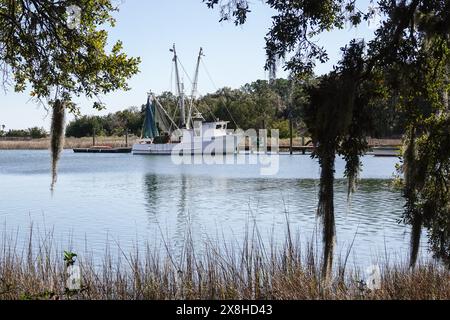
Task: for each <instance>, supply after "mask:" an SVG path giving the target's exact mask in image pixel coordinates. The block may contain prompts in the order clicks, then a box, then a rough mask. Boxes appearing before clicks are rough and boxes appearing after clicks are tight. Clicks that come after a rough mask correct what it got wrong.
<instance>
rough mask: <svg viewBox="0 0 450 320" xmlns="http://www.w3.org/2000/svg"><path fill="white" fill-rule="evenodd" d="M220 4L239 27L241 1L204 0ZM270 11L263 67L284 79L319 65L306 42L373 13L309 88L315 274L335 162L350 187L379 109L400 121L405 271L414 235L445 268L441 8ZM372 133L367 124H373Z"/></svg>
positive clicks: (301, 1)
mask: <svg viewBox="0 0 450 320" xmlns="http://www.w3.org/2000/svg"><path fill="white" fill-rule="evenodd" d="M203 2H205V3H206V4H207V5H208V7H210V8H214V7H216V6H220V8H221V19H222V20H232V21H234V22H235V24H243V23H245V21H246V19H247V18H248V17H249V14H250V12H251V7H250V4H249V2H248V1H246V0H239V1H238V0H231V1H219V0H203ZM264 2H265V3H266V5H268V6H270V7H271V8H272V9H274V10H275V11H276V14H275V15H274V16H273V17H272V26H271V27H270V29H269V30H268V32H267V35H266V37H265V40H266V47H265V49H266V54H267V60H266V65H265V68H266V69H267V70H269V71H271V73H272V75H273V74H274V73H275V71H276V68H277V66H278V65H279V63H280V61H283V67H284V69H285V70H287V71H290V72H291V77H292V78H293V79H299V80H301V79H303V78H304V77H305V75H308V74H311V73H312V72H313V68H314V66H315V64H316V63H317V62H324V61H326V60H327V59H328V55H327V51H326V49H325V48H322V47H319V46H318V45H317V44H316V43H315V41H314V37H315V36H317V35H319V34H321V33H322V32H328V31H331V30H333V29H342V28H343V27H344V26H345V25H346V24H350V25H353V26H355V27H357V26H358V25H360V24H361V23H363V22H366V21H368V20H369V19H371V18H372V17H374V15H376V14H379V15H380V17H381V18H382V20H383V21H382V23H381V24H380V25H379V26H378V27H377V29H376V31H375V37H374V39H373V40H371V41H369V42H368V43H367V44H364V43H362V42H360V41H356V40H353V41H352V42H351V43H350V44H349V45H348V46H347V47H346V48H344V50H343V59H342V60H341V62H340V63H339V64H338V66H337V67H336V68H335V70H334V71H332V72H331V73H329V74H328V75H325V76H323V77H322V78H321V79H320V82H319V84H318V85H317V86H315V87H313V88H311V90H310V94H311V97H310V103H309V105H307V107H306V113H307V121H306V123H307V127H308V129H309V131H310V133H311V134H312V136H313V137H314V140H315V145H316V152H315V154H314V156H315V157H317V158H318V159H319V163H320V165H321V168H322V174H321V188H320V193H319V206H318V214H319V216H321V217H322V218H323V226H324V268H323V270H324V274H325V278H328V277H329V273H330V272H331V266H330V265H331V263H332V260H331V259H330V257H332V251H333V242H334V207H333V185H332V181H333V180H334V176H333V173H334V155H335V153H336V152H337V153H338V154H341V155H343V157H344V158H345V160H346V163H347V165H346V175H347V177H348V178H349V190H353V187H352V185H353V182H354V181H355V177H356V176H357V172H358V170H359V168H360V161H359V158H360V156H361V154H362V151H363V150H364V148H365V146H366V132H367V130H369V129H370V126H371V125H373V124H374V121H373V120H374V117H376V115H378V114H379V112H380V111H382V112H386V110H388V111H389V113H391V114H401V115H402V116H403V121H402V122H401V126H402V131H405V132H406V134H405V137H404V138H405V139H404V140H405V148H404V154H403V165H402V167H401V171H402V173H403V176H404V189H403V195H404V197H405V200H406V205H405V213H404V215H403V219H404V221H405V222H406V223H408V224H411V225H412V236H411V266H414V265H415V262H416V259H417V252H418V245H419V240H420V235H421V231H422V228H423V227H425V228H427V230H428V234H429V242H430V246H431V248H432V249H433V252H434V255H435V256H436V257H437V258H440V259H442V260H443V261H445V262H446V263H447V264H448V265H450V192H449V190H450V188H449V187H450V171H449V169H450V167H449V162H450V151H449V148H448V145H447V142H448V141H447V140H448V137H449V135H450V134H449V132H450V127H449V110H448V106H449V96H448V91H449V89H450V85H449V69H450V68H449V65H450V60H449V58H450V55H449V53H450V1H448V0H440V1H439V0H437V1H427V0H379V1H377V3H376V5H375V4H373V6H371V7H369V8H368V9H367V10H365V9H364V8H361V7H360V6H361V3H362V1H356V0H324V1H314V0H294V1H282V0H266V1H264ZM374 127H376V125H375V126H374Z"/></svg>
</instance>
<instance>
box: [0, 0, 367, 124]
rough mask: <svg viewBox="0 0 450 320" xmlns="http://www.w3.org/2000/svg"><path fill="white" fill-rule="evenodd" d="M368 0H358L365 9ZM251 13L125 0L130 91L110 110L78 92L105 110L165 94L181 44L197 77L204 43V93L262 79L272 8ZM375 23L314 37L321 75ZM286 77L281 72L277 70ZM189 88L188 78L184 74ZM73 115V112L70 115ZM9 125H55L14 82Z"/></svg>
mask: <svg viewBox="0 0 450 320" xmlns="http://www.w3.org/2000/svg"><path fill="white" fill-rule="evenodd" d="M369 2H370V0H361V1H357V3H358V7H359V8H360V9H361V10H364V11H365V10H366V9H367V8H368V6H369V5H370V3H369ZM250 9H251V10H252V12H251V13H250V14H249V16H248V21H247V23H246V24H245V25H243V26H238V27H236V26H235V25H234V24H233V23H231V22H222V23H219V10H218V9H215V10H211V9H208V8H207V7H206V5H205V4H204V3H202V1H201V0H164V1H156V0H149V1H147V0H146V1H142V0H122V1H121V5H120V11H119V12H118V13H116V14H115V18H116V19H117V24H116V27H115V28H113V29H111V30H110V44H111V43H113V42H115V41H116V40H119V39H120V40H122V42H123V44H124V50H125V52H126V53H127V54H128V55H129V56H139V57H141V59H142V63H141V65H140V73H139V74H138V75H136V76H134V77H133V78H132V79H131V80H130V81H129V85H130V87H131V90H130V91H127V92H123V91H118V92H115V93H112V94H109V95H107V96H103V97H102V98H101V99H102V101H103V102H104V103H105V104H106V106H107V109H106V110H104V111H101V112H98V111H96V110H94V109H92V101H88V100H87V99H77V100H76V102H77V103H78V105H79V106H80V108H81V112H82V114H97V115H102V114H107V113H111V112H116V111H119V110H123V109H125V108H128V107H131V106H140V105H142V104H144V103H145V101H146V96H147V92H148V91H150V90H151V91H153V92H155V93H160V92H163V91H169V90H174V85H173V84H172V85H171V84H170V80H171V71H172V55H171V53H170V52H169V48H170V47H171V46H172V44H173V43H176V46H177V51H178V55H179V58H180V60H181V62H182V64H183V66H184V68H185V69H186V71H187V72H188V74H189V77H191V78H192V77H193V73H194V69H195V63H196V59H197V55H198V50H199V47H203V49H204V52H205V57H204V59H203V61H204V64H205V65H206V67H207V70H208V71H209V74H210V75H211V77H212V79H213V82H214V83H212V82H211V81H210V79H209V77H208V75H207V72H206V71H205V69H204V68H203V67H202V66H201V68H200V76H199V93H200V94H206V93H210V92H214V91H216V89H218V88H221V87H225V86H226V87H231V88H239V87H241V86H242V85H244V84H245V83H249V82H253V81H255V80H257V79H268V74H267V73H266V72H265V71H264V63H265V51H264V46H265V42H264V36H265V34H266V33H267V31H268V29H269V27H270V25H271V16H272V15H274V13H275V11H273V10H271V9H270V8H269V7H268V6H267V5H265V4H263V3H262V2H261V1H258V0H253V1H251V8H250ZM373 31H374V29H373V28H371V27H369V26H368V25H367V24H362V25H361V26H360V27H358V28H346V29H344V30H338V31H332V32H329V33H324V34H322V35H320V37H318V38H317V41H318V43H319V44H321V45H323V46H324V47H325V48H326V49H327V51H328V54H329V57H330V60H329V62H327V63H326V64H323V65H320V64H319V65H318V66H317V67H316V70H315V72H316V73H317V74H323V73H326V72H328V71H330V70H331V69H332V66H333V65H334V64H335V63H336V62H337V61H338V60H339V58H340V48H341V47H343V46H344V45H346V44H347V43H348V42H349V41H350V40H351V39H353V38H365V39H367V40H368V39H370V38H371V37H372V36H373ZM278 76H279V77H285V76H286V74H285V73H284V72H280V73H279V74H278ZM183 79H184V82H185V87H186V91H187V92H190V88H191V84H190V83H189V80H188V78H187V76H186V75H184V74H183ZM72 118H73V116H72V115H70V116H69V120H70V119H72ZM2 124H4V125H5V126H6V130H8V129H24V128H28V127H34V126H38V127H44V128H46V129H47V130H48V129H49V127H50V115H48V114H47V112H46V110H45V109H44V107H43V106H39V105H37V104H36V103H35V102H33V101H32V100H31V99H30V95H29V92H28V91H25V92H23V93H14V92H13V88H7V90H6V91H4V90H0V125H2Z"/></svg>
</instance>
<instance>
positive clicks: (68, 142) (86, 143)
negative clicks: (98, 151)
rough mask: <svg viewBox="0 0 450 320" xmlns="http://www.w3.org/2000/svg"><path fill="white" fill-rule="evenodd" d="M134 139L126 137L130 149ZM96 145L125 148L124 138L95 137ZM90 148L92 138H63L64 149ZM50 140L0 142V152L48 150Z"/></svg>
mask: <svg viewBox="0 0 450 320" xmlns="http://www.w3.org/2000/svg"><path fill="white" fill-rule="evenodd" d="M135 140H136V137H134V136H130V137H128V146H129V147H130V146H131V145H132V144H133V143H134V141H135ZM95 141H96V143H95V144H96V145H98V146H109V147H113V148H120V147H125V137H96V138H95ZM89 147H92V138H91V137H86V138H65V141H64V149H74V148H89ZM49 149H50V138H44V139H32V140H25V139H24V140H14V141H7V140H0V150H49Z"/></svg>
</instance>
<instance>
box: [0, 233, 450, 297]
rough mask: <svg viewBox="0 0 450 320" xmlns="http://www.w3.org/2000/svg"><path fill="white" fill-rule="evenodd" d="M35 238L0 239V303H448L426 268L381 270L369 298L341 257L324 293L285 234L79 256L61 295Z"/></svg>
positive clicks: (449, 292) (312, 256)
mask: <svg viewBox="0 0 450 320" xmlns="http://www.w3.org/2000/svg"><path fill="white" fill-rule="evenodd" d="M250 238H253V240H250ZM30 239H31V237H30ZM39 239H40V240H39V242H38V244H36V243H34V245H32V242H31V240H30V243H29V244H28V246H26V248H25V249H21V248H19V247H18V245H17V241H16V240H13V239H12V238H10V237H6V236H4V237H3V242H2V244H1V247H0V249H1V252H0V299H3V300H10V299H13V300H14V299H55V300H56V299H102V300H103V299H152V300H155V299H156V300H159V299H450V272H449V271H448V270H446V269H444V268H442V267H441V266H439V265H437V264H434V263H425V264H422V265H420V266H418V267H417V268H416V269H415V270H414V271H412V270H410V269H409V268H408V267H407V266H406V265H402V264H388V263H384V264H381V287H380V289H378V290H374V291H371V290H369V289H368V288H367V286H366V285H365V284H364V283H362V282H361V279H363V278H364V272H360V271H359V270H357V269H355V268H349V267H348V266H346V264H345V258H344V259H342V260H341V262H339V263H338V264H337V265H336V267H335V273H334V277H333V279H332V281H331V282H330V283H329V285H327V286H324V282H323V281H322V279H321V276H320V272H319V270H320V267H319V266H320V259H319V258H318V256H317V253H316V251H315V250H314V248H313V247H312V246H306V247H305V249H304V251H303V252H301V250H300V245H298V244H295V242H293V240H292V238H291V237H290V236H289V234H288V235H287V236H286V244H285V245H284V246H283V247H280V248H277V247H276V246H274V245H272V246H269V247H268V248H267V247H265V246H264V245H263V244H262V243H261V242H260V241H258V240H257V239H259V236H258V235H256V236H255V237H246V240H244V241H243V242H239V244H236V245H235V246H231V247H226V246H224V245H222V246H220V247H221V248H220V247H219V246H218V245H214V244H212V243H205V244H204V246H203V247H202V248H201V252H202V253H201V254H198V252H199V251H197V249H199V248H194V245H193V241H192V240H190V237H187V240H186V243H185V246H184V249H183V250H182V253H181V254H180V255H177V257H175V255H173V254H172V253H171V250H170V249H169V246H166V244H164V246H163V249H164V248H165V249H167V250H162V252H166V253H165V254H161V250H152V249H151V247H150V246H147V249H146V250H144V252H139V251H138V250H136V251H135V252H134V253H133V254H125V253H123V252H121V251H120V249H119V250H118V251H117V252H119V253H118V256H113V255H112V254H111V250H105V253H104V256H103V257H101V259H100V260H102V263H100V264H99V263H98V261H97V260H98V258H99V257H95V258H97V259H94V257H93V256H92V255H89V254H85V255H84V254H79V256H78V258H79V260H78V262H77V263H78V264H79V266H80V267H81V271H82V289H81V290H80V291H77V292H71V293H69V292H67V291H65V281H66V274H65V265H64V261H63V254H62V253H61V252H58V251H57V250H55V244H54V242H53V241H52V240H49V239H50V237H47V236H44V237H39ZM236 243H238V242H236ZM157 252H159V253H157ZM94 260H96V261H97V262H94Z"/></svg>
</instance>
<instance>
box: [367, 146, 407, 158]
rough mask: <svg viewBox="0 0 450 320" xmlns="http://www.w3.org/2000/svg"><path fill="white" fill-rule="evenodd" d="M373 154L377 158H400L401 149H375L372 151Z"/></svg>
mask: <svg viewBox="0 0 450 320" xmlns="http://www.w3.org/2000/svg"><path fill="white" fill-rule="evenodd" d="M372 154H373V155H374V156H375V157H399V156H400V148H399V147H374V148H373V149H372Z"/></svg>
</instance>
